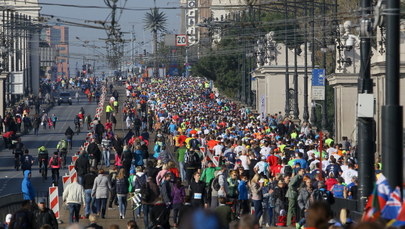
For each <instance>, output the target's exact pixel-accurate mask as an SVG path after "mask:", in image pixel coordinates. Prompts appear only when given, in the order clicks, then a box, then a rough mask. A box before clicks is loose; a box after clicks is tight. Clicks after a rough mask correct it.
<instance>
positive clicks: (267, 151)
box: [260, 142, 271, 157]
mask: <svg viewBox="0 0 405 229" xmlns="http://www.w3.org/2000/svg"><path fill="white" fill-rule="evenodd" d="M270 150H271V148H270V146H269V143H268V142H265V143H264V146H262V148H261V150H260V155H261V156H262V157H267V156H268V155H269V154H270Z"/></svg>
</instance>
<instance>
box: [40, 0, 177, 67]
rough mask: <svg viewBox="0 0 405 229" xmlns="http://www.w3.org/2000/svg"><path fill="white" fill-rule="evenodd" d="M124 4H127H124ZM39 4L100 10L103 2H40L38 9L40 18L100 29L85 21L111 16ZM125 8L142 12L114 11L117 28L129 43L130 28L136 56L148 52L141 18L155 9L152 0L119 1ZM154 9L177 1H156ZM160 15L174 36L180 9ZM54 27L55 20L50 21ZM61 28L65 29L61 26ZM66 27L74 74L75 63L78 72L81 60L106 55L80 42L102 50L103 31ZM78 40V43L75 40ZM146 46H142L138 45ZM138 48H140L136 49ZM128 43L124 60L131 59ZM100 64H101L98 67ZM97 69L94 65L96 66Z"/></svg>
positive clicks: (147, 36)
mask: <svg viewBox="0 0 405 229" xmlns="http://www.w3.org/2000/svg"><path fill="white" fill-rule="evenodd" d="M125 2H126V3H125ZM41 3H51V4H68V5H77V6H80V5H86V6H102V7H105V6H106V5H105V3H104V1H103V0H86V1H83V0H69V1H68V2H66V1H63V2H62V1H60V0H39V4H40V6H41V8H42V9H41V15H44V16H45V15H54V16H55V18H60V19H61V20H65V21H69V22H75V23H81V24H87V25H91V26H100V25H97V24H95V23H91V22H88V23H86V22H85V21H86V20H88V21H104V20H105V19H106V18H107V16H109V15H110V13H111V10H109V9H103V8H79V7H65V6H55V5H43V4H41ZM124 4H125V8H132V9H141V10H136V11H133V10H123V11H122V16H121V17H120V15H121V10H117V13H118V17H119V18H120V20H119V25H120V26H121V31H123V32H127V33H126V34H124V39H126V40H130V39H131V31H132V27H134V31H135V39H136V41H135V52H137V51H138V50H139V52H141V53H142V52H143V49H146V50H147V51H148V52H150V51H151V50H152V43H151V42H150V41H151V33H150V32H149V31H145V30H144V22H143V18H144V15H145V13H146V12H148V10H143V9H149V8H152V7H153V6H154V4H153V0H119V1H118V6H121V7H122V6H124ZM156 5H157V7H178V6H179V1H178V0H177V1H175V0H172V1H168V0H156ZM162 11H163V12H164V13H165V14H166V15H167V18H168V21H167V31H168V33H177V32H178V31H180V10H179V9H162ZM49 22H50V24H52V23H51V22H54V23H56V22H57V21H56V20H55V19H52V20H50V21H49ZM61 25H64V24H63V23H61ZM66 26H68V27H69V44H70V55H71V57H70V71H71V72H73V71H75V68H76V62H77V63H78V68H79V69H80V68H81V64H82V56H83V55H85V56H86V57H87V58H93V57H94V55H100V54H101V53H105V48H98V49H96V50H95V49H94V48H85V47H83V46H82V45H83V43H84V42H83V41H88V42H89V44H88V45H95V46H97V47H105V42H104V41H103V40H100V39H105V38H106V37H107V35H106V31H105V30H98V29H89V28H83V27H78V26H72V25H66ZM76 37H79V38H80V40H81V41H80V40H77V39H76ZM140 42H145V44H144V45H143V46H141V45H140V44H139V43H140ZM138 45H139V46H138ZM130 49H131V45H130V43H127V44H126V48H125V50H126V51H127V53H126V56H130V55H131V52H130ZM99 64H100V63H99ZM96 65H97V64H96Z"/></svg>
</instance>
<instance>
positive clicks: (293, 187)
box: [285, 175, 302, 199]
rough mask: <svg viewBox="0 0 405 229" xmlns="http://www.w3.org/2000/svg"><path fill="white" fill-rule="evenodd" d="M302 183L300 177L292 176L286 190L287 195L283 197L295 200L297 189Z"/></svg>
mask: <svg viewBox="0 0 405 229" xmlns="http://www.w3.org/2000/svg"><path fill="white" fill-rule="evenodd" d="M301 183H302V176H300V175H296V176H294V177H293V178H292V179H291V181H290V183H288V190H287V193H286V194H285V197H287V198H294V199H296V198H297V197H298V187H299V186H300V184H301Z"/></svg>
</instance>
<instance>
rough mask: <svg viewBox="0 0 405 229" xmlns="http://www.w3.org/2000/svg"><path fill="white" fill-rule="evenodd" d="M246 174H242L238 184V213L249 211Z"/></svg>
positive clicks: (242, 213)
mask: <svg viewBox="0 0 405 229" xmlns="http://www.w3.org/2000/svg"><path fill="white" fill-rule="evenodd" d="M247 180H248V179H247V176H242V179H241V181H240V182H239V185H238V192H239V194H238V202H239V209H240V212H239V213H240V215H244V214H247V213H249V199H248V191H249V190H248V187H247Z"/></svg>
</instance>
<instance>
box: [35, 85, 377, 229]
mask: <svg viewBox="0 0 405 229" xmlns="http://www.w3.org/2000/svg"><path fill="white" fill-rule="evenodd" d="M112 89H113V86H111V87H110V93H111V94H110V96H111V98H109V101H108V104H107V106H106V108H105V111H106V113H105V116H106V118H107V121H106V122H105V123H104V124H102V123H101V121H100V120H94V121H92V123H91V124H90V125H92V126H93V128H94V130H95V136H94V138H93V139H92V140H91V143H90V144H89V146H88V147H87V148H86V150H84V151H82V152H80V156H79V158H78V159H77V161H76V164H75V168H76V171H77V174H78V179H77V181H75V182H73V183H72V184H70V185H68V186H67V188H66V189H65V190H64V192H63V196H62V200H63V201H64V202H65V203H67V204H68V205H69V208H70V211H69V213H70V216H69V220H70V223H74V222H79V219H80V218H91V219H94V220H93V221H95V218H96V216H98V217H101V218H109V212H110V211H118V212H119V218H120V219H123V220H128V219H132V220H138V224H139V222H142V224H143V225H138V226H140V227H142V228H143V227H144V228H151V227H152V228H171V227H178V228H259V227H262V228H265V227H268V226H269V227H270V226H280V227H284V226H293V227H305V226H306V227H314V228H328V227H329V226H334V227H335V228H347V227H348V226H349V225H351V224H352V223H353V222H352V221H351V220H350V218H349V217H346V218H345V219H344V220H340V221H333V222H332V221H330V219H331V218H332V216H331V211H330V206H331V205H332V204H333V203H334V202H335V200H336V199H337V198H348V199H357V185H358V181H357V159H356V155H355V147H352V146H351V145H350V142H349V141H348V140H347V138H344V139H341V140H340V141H338V140H336V139H333V138H332V137H330V136H329V135H328V134H327V133H325V135H324V138H323V139H322V143H323V148H324V150H323V151H322V152H320V150H319V145H320V136H319V134H318V133H317V132H316V130H315V129H313V128H312V127H311V125H310V124H308V123H300V124H297V123H294V122H293V121H292V120H290V119H289V117H287V116H284V115H282V114H281V112H279V113H275V114H256V113H254V112H252V111H251V110H250V109H249V108H247V107H244V106H242V105H240V104H238V103H236V102H234V101H232V100H230V99H227V98H225V97H222V96H220V95H219V93H217V92H215V91H214V90H212V88H211V86H210V83H209V82H207V81H206V80H204V79H200V78H180V77H172V78H164V79H163V78H160V79H152V80H150V81H148V82H143V81H142V80H139V79H138V78H132V79H129V80H128V81H127V82H125V91H126V93H125V94H124V95H123V94H121V95H119V93H117V91H114V92H113V90H112ZM119 96H123V97H125V99H124V98H121V99H120V101H122V102H121V103H122V104H119V103H118V101H119ZM119 112H121V114H119ZM118 116H120V117H122V121H123V125H122V127H123V128H124V129H125V134H124V135H122V136H119V135H118V134H116V131H115V129H116V128H117V127H116V123H115V124H114V125H113V123H112V121H111V119H115V117H118ZM378 166H379V164H377V165H376V171H377V172H378V171H379V168H378ZM82 206H84V210H83V211H82V212H81V207H82ZM127 209H128V211H127ZM129 212H131V213H129ZM343 212H345V214H348V211H347V210H345V209H343ZM80 213H81V214H80ZM348 216H349V215H348ZM140 219H141V221H139V220H140ZM131 222H132V221H131ZM94 223H95V222H94ZM39 226H41V225H39ZM54 228H55V227H54ZM95 228H97V227H95ZM134 228H135V227H134Z"/></svg>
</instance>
